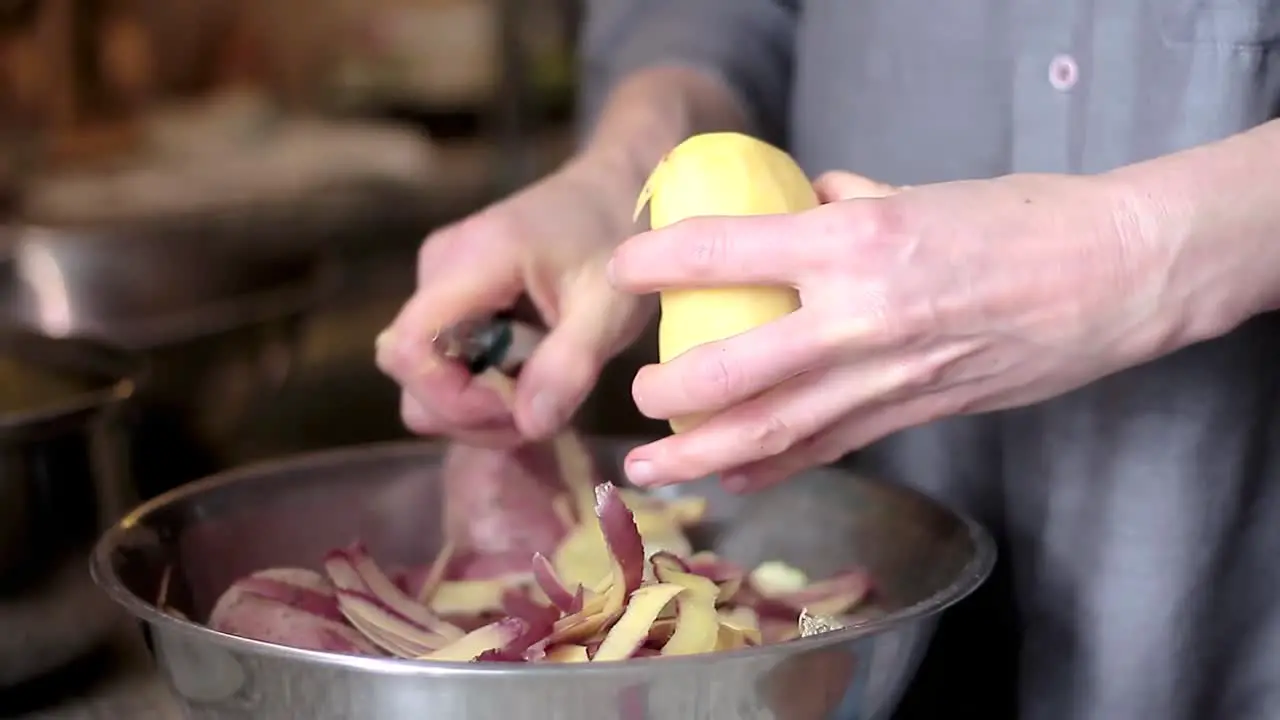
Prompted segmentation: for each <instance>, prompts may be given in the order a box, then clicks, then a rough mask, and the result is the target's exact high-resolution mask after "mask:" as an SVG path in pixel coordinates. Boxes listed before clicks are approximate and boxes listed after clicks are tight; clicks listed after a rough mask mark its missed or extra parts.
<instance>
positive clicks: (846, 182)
mask: <svg viewBox="0 0 1280 720" xmlns="http://www.w3.org/2000/svg"><path fill="white" fill-rule="evenodd" d="M813 189H814V191H815V192H817V193H818V201H819V202H822V203H829V202H837V201H839V200H853V199H855V198H880V197H888V196H890V195H893V194H894V193H896V192H898V188H895V187H894V186H892V185H889V184H887V183H882V182H880V181H878V180H872V179H871V178H868V177H863V176H862V175H856V174H854V173H850V172H840V171H833V172H828V173H823V174H822V175H821V176H820V177H819V178H818V179H817V180H815V181H814V183H813Z"/></svg>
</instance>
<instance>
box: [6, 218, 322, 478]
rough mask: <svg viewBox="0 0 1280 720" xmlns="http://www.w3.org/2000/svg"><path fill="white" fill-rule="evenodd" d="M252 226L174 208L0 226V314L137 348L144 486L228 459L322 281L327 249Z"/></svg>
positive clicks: (276, 380) (294, 343) (278, 379)
mask: <svg viewBox="0 0 1280 720" xmlns="http://www.w3.org/2000/svg"><path fill="white" fill-rule="evenodd" d="M264 235H269V233H264V231H263V230H262V229H261V228H259V229H258V231H257V232H256V233H255V232H250V231H249V229H248V228H243V227H238V226H235V225H227V226H225V227H224V226H218V225H216V224H213V223H207V224H205V225H204V226H200V225H196V226H193V225H192V223H191V222H190V221H187V222H185V223H183V222H181V221H179V220H167V221H164V222H151V223H139V224H135V225H130V226H123V225H121V226H118V227H113V228H79V227H72V226H67V227H56V228H55V227H33V226H14V227H10V228H7V229H5V228H0V322H7V323H9V324H13V325H17V326H20V327H23V328H28V329H31V330H33V331H36V332H39V333H41V334H45V335H48V336H51V337H84V338H91V339H95V340H100V341H105V342H109V343H111V344H113V345H116V346H119V347H123V348H126V349H129V350H132V351H136V352H139V353H143V354H144V355H145V356H146V357H147V360H148V362H149V363H150V366H151V370H152V376H151V378H150V382H149V383H148V384H147V387H146V389H145V392H144V393H142V395H141V397H140V398H139V403H140V407H141V412H140V417H139V423H138V428H137V433H136V434H135V440H136V444H137V447H136V448H135V453H134V454H135V456H136V458H137V460H138V466H137V468H135V470H136V474H137V477H138V484H139V487H140V489H141V491H142V492H143V494H144V495H146V496H150V495H154V494H156V493H158V492H161V491H163V490H167V489H169V488H171V487H174V486H176V485H178V484H180V483H182V482H185V481H188V480H193V479H195V478H197V477H200V476H203V475H205V474H208V473H210V472H215V471H217V470H220V469H223V468H225V467H227V466H228V465H229V464H230V461H228V460H227V456H228V455H230V454H232V453H233V452H234V447H235V445H236V443H237V442H238V435H237V434H238V433H239V432H240V431H241V428H242V427H243V426H244V420H245V418H246V417H247V416H249V414H250V413H251V412H252V411H253V408H254V407H255V403H258V402H261V401H262V399H263V398H264V397H269V396H270V395H271V394H272V393H274V392H276V391H278V390H279V389H280V388H281V386H282V385H283V383H284V382H285V380H286V379H287V378H288V377H289V375H290V372H291V369H292V366H293V364H294V361H295V358H296V356H297V354H298V352H299V351H300V342H301V340H300V333H301V331H302V324H303V321H304V320H305V317H306V313H307V312H308V311H310V310H312V309H313V308H314V307H316V306H317V305H318V304H319V303H320V302H321V300H322V299H323V298H324V297H326V295H327V294H328V293H329V292H330V291H331V290H332V289H333V287H334V286H335V282H336V265H335V263H334V262H333V259H332V258H330V257H328V256H327V255H326V254H325V253H323V252H321V251H320V250H317V249H315V248H310V249H308V248H306V247H305V246H302V245H299V244H291V243H288V242H286V241H285V240H283V239H280V238H273V237H268V236H264Z"/></svg>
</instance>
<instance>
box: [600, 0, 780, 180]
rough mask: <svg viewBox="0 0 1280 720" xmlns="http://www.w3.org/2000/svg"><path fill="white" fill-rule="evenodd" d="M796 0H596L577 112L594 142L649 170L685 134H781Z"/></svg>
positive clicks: (771, 137)
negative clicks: (725, 132)
mask: <svg viewBox="0 0 1280 720" xmlns="http://www.w3.org/2000/svg"><path fill="white" fill-rule="evenodd" d="M796 8H797V2H796V0H588V2H587V3H586V17H585V22H584V26H583V28H582V40H581V48H580V52H579V55H580V58H581V65H582V67H581V72H580V75H581V78H582V79H581V88H580V94H579V112H580V117H581V125H582V128H583V140H584V143H585V144H586V146H587V147H589V148H592V150H593V151H594V150H597V149H600V148H609V149H611V151H613V152H618V151H619V149H623V150H625V153H626V155H627V157H628V158H629V161H630V162H631V163H634V164H637V165H639V166H641V167H642V168H643V172H644V173H645V174H647V173H648V172H649V170H651V169H652V168H653V166H654V164H656V163H657V161H658V160H659V159H661V157H662V155H663V154H665V153H666V152H667V151H668V150H670V149H671V148H672V147H673V146H675V145H676V144H677V143H679V142H680V141H681V140H683V139H685V138H686V137H688V136H690V135H693V134H696V133H699V132H708V131H713V130H741V131H747V132H751V133H754V134H757V135H760V136H762V137H764V138H766V139H769V140H773V141H781V139H782V133H783V130H782V128H783V125H784V124H785V116H786V110H787V103H788V86H789V85H790V78H791V64H792V49H793V48H792V46H793V42H794V37H795V24H796V14H797V9H796Z"/></svg>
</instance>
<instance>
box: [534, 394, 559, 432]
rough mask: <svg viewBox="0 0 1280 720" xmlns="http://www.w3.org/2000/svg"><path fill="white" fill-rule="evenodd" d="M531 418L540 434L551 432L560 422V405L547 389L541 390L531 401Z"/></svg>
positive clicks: (535, 429)
mask: <svg viewBox="0 0 1280 720" xmlns="http://www.w3.org/2000/svg"><path fill="white" fill-rule="evenodd" d="M529 415H530V420H532V421H533V426H534V427H533V430H534V431H535V432H536V433H538V434H543V433H551V432H553V431H555V429H556V427H557V426H558V425H559V424H560V407H559V404H558V403H557V402H556V398H555V396H554V395H552V394H551V393H550V392H548V391H546V390H539V391H538V392H537V393H535V394H534V396H533V400H531V401H530V402H529Z"/></svg>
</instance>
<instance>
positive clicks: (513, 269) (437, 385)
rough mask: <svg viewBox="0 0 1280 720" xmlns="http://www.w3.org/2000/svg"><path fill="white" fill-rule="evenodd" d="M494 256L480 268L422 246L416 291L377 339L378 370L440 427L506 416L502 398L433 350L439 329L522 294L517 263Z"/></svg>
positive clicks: (497, 307) (453, 255)
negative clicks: (488, 263)
mask: <svg viewBox="0 0 1280 720" xmlns="http://www.w3.org/2000/svg"><path fill="white" fill-rule="evenodd" d="M441 240H443V238H441ZM433 242H434V241H433ZM428 244H429V245H430V243H428ZM436 247H437V248H439V247H440V246H436ZM493 255H494V256H493V257H492V258H491V259H492V262H493V264H492V265H489V266H487V267H483V269H480V268H481V266H480V265H479V264H476V263H472V262H469V259H468V258H466V257H463V256H460V255H457V254H452V253H447V252H435V253H428V252H426V249H425V248H424V252H423V255H422V258H421V261H420V262H421V268H420V272H419V287H418V290H417V291H416V292H415V293H414V295H413V297H412V298H410V299H409V301H408V302H407V303H405V305H404V307H403V308H402V309H401V310H400V313H399V314H398V315H397V316H396V318H395V320H393V321H392V323H391V325H390V326H388V327H387V329H386V330H384V331H383V332H382V334H380V335H379V336H378V340H377V349H376V353H377V364H378V367H379V368H380V369H381V370H382V371H383V372H384V373H386V374H387V375H389V376H390V377H391V378H393V379H394V380H395V381H396V382H397V383H398V384H399V385H400V386H401V387H402V388H404V390H405V391H406V392H407V393H408V394H409V395H410V396H412V397H413V398H414V399H415V400H417V402H418V403H420V404H422V406H423V407H424V408H425V409H427V410H429V411H430V412H431V414H432V415H433V416H438V417H439V418H440V419H441V421H442V422H443V425H442V426H441V428H442V429H443V428H452V429H458V428H462V427H468V426H472V425H476V424H479V423H482V422H488V421H491V420H492V419H493V418H495V417H499V416H504V415H505V414H506V406H505V404H503V403H502V402H501V400H500V399H499V398H497V397H495V396H494V395H493V393H492V392H491V391H488V390H487V389H484V388H479V387H475V386H474V383H472V378H471V377H470V375H468V373H467V372H466V370H465V369H464V368H461V367H459V366H457V365H455V364H453V363H449V362H444V361H443V360H442V359H441V358H440V357H438V356H437V355H436V353H435V350H434V349H433V347H432V343H433V340H434V338H435V337H436V334H437V333H438V332H439V331H440V330H442V329H444V328H446V327H448V326H450V325H453V324H454V323H456V322H458V321H459V320H463V319H466V318H468V317H474V316H479V315H482V314H483V315H487V314H491V313H492V312H494V311H496V310H500V309H502V308H505V307H507V306H509V305H510V304H511V303H512V302H514V301H515V299H516V298H517V297H518V296H519V294H520V289H521V283H520V273H519V269H518V260H517V259H516V258H514V257H510V256H509V255H503V254H499V253H494V254H493Z"/></svg>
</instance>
